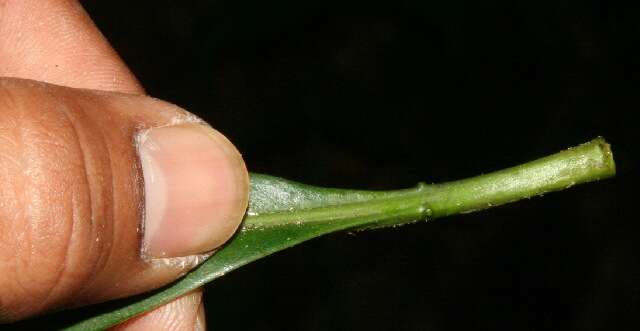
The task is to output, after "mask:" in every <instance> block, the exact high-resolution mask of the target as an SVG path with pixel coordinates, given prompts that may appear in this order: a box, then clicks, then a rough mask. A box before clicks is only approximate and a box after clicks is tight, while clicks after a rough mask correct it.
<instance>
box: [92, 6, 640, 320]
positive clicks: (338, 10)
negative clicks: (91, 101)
mask: <svg viewBox="0 0 640 331" xmlns="http://www.w3.org/2000/svg"><path fill="white" fill-rule="evenodd" d="M83 3H84V5H85V7H86V9H87V11H88V12H89V13H90V15H91V16H92V17H93V18H94V20H95V22H96V24H97V25H98V27H99V28H100V29H101V30H102V31H103V33H104V34H105V36H106V37H107V38H108V39H109V41H110V42H111V43H112V44H113V46H114V47H115V48H116V49H117V51H118V52H119V53H120V54H121V56H122V57H123V58H124V60H125V61H126V62H127V63H128V64H129V65H130V67H131V69H132V71H133V72H134V73H135V74H136V75H137V77H138V78H139V79H140V81H141V82H142V84H143V85H144V86H145V88H146V89H147V92H148V94H150V95H152V96H155V97H158V98H161V99H165V100H168V101H171V102H174V103H177V104H178V105H180V106H182V107H184V108H186V109H188V110H190V111H191V112H194V113H196V114H197V115H199V116H201V117H202V118H204V119H205V120H207V121H209V122H210V123H211V124H212V125H213V126H214V127H216V128H217V129H219V130H220V131H222V132H223V133H224V134H226V135H227V136H228V137H229V138H230V139H231V140H232V141H233V142H234V143H235V144H236V145H237V146H238V148H239V149H240V150H241V151H242V153H243V155H244V157H245V160H246V162H247V165H248V168H249V169H250V170H251V171H253V172H262V173H268V174H273V175H278V176H282V177H286V178H290V179H294V180H298V181H301V182H305V183H309V184H316V185H321V186H338V187H349V188H367V189H389V188H402V187H410V186H413V185H414V184H416V183H417V182H419V181H427V182H441V181H447V180H453V179H459V178H463V177H468V176H472V175H476V174H479V173H483V172H489V171H492V170H497V169H500V168H503V167H507V166H511V165H515V164H517V163H520V162H524V161H528V160H530V159H534V158H537V157H540V156H543V155H546V154H550V153H553V152H556V151H558V150H560V149H563V148H566V147H569V146H572V145H576V144H579V143H582V142H585V141H588V140H589V139H591V138H594V137H596V136H598V135H602V136H604V137H605V138H607V140H608V141H610V142H611V144H612V146H613V151H614V155H615V158H616V162H617V165H618V176H617V177H616V178H615V179H610V180H607V181H603V182H598V183H592V184H587V185H583V186H579V187H574V188H572V189H571V190H568V191H564V192H561V193H554V194H548V195H546V196H545V197H544V198H536V199H531V200H526V201H522V202H519V203H516V204H512V205H508V206H504V207H501V208H497V209H494V210H488V211H484V212H480V213H477V214H470V215H462V216H455V217H449V218H446V219H441V220H437V221H433V222H431V223H421V224H417V225H412V226H405V227H401V228H397V229H393V230H379V231H371V232H364V233H358V234H356V235H350V234H347V233H343V234H335V235H330V236H327V237H324V238H320V239H317V240H313V241H311V242H308V243H305V244H303V245H301V246H299V247H297V248H295V249H291V250H288V251H284V252H281V253H278V254H276V255H274V256H272V257H269V258H266V259H263V260H260V261H258V262H255V263H253V264H251V265H249V266H246V267H244V268H242V269H240V270H238V271H234V272H233V273H231V274H230V275H228V276H227V277H223V278H221V279H219V280H217V281H215V282H214V283H212V284H211V285H209V286H208V287H207V288H206V309H207V319H208V326H209V328H210V329H212V330H469V329H470V330H638V329H640V318H639V315H638V313H639V312H640V261H639V259H638V255H640V250H639V248H640V244H638V243H637V240H636V238H637V237H638V234H640V231H639V230H640V225H639V224H638V222H637V217H635V216H634V211H635V210H636V208H635V207H636V206H635V202H636V200H637V199H636V197H635V190H634V189H633V188H634V182H635V181H637V177H638V175H637V171H638V157H637V154H636V153H635V144H636V142H637V141H638V138H639V137H638V122H636V121H635V112H636V111H637V108H638V105H639V102H638V98H639V97H638V87H639V86H638V81H639V76H638V68H639V66H640V61H639V60H638V55H639V54H638V53H637V52H636V48H637V45H638V42H639V40H638V35H639V34H640V29H639V25H638V24H637V17H638V11H636V10H632V8H627V7H623V6H619V5H614V4H613V3H612V2H605V1H575V0H568V1H522V0H520V1H495V0H493V1H492V0H485V1H461V0H453V1H437V2H433V1H418V0H415V1H410V0H406V1H387V2H371V1H347V0H343V1H332V0H328V1H327V0H325V1H315V0H313V1H287V0H272V1H248V0H217V1H216V0H202V1H177V0H175V1H168V0H162V1H159V0H156V1H124V0H119V1H114V0H111V1H97V0H96V1H84V2H83Z"/></svg>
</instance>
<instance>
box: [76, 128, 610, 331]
mask: <svg viewBox="0 0 640 331" xmlns="http://www.w3.org/2000/svg"><path fill="white" fill-rule="evenodd" d="M614 174H615V165H614V162H613V157H612V154H611V151H610V149H609V146H608V145H607V144H606V142H605V141H604V140H603V139H602V138H596V139H594V140H592V141H591V142H588V143H586V144H583V145H580V146H577V147H574V148H571V149H568V150H566V151H562V152H560V153H556V154H553V155H551V156H548V157H545V158H541V159H538V160H535V161H532V162H528V163H525V164H523V165H520V166H517V167H512V168H508V169H505V170H501V171H498V172H494V173H490V174H486V175H482V176H478V177H474V178H471V179H466V180H460V181H454V182H450V183H444V184H436V185H425V184H420V185H418V186H417V187H416V188H413V189H406V190H397V191H387V192H379V191H378V192H374V191H356V190H341V189H327V188H318V187H312V186H308V185H303V184H299V183H295V182H292V181H288V180H284V179H280V178H276V177H271V176H266V175H258V174H253V175H252V177H251V195H250V199H249V201H250V203H249V208H248V211H247V215H246V217H245V220H244V222H243V224H242V226H241V228H240V230H239V231H238V233H237V234H236V235H235V236H234V237H233V238H232V239H231V240H230V241H229V242H228V243H227V244H226V245H225V246H224V247H222V248H221V249H220V250H218V251H217V252H216V253H215V254H214V255H213V256H212V257H210V258H209V259H208V260H207V261H205V262H204V263H203V264H202V265H200V266H199V267H198V268H196V269H194V270H193V271H192V272H190V273H188V274H187V275H186V276H185V277H184V278H182V279H180V280H178V281H177V282H175V283H174V284H173V285H170V286H168V287H166V288H164V289H162V290H160V291H157V292H155V293H153V294H150V295H149V296H147V297H144V298H142V299H140V300H139V301H136V302H133V303H130V304H128V305H126V306H123V307H120V308H117V309H115V310H112V311H105V312H104V313H102V314H99V315H96V316H94V317H90V318H88V319H85V320H82V321H78V322H77V323H76V324H73V325H72V326H70V327H69V328H68V330H102V329H105V328H108V327H110V326H113V325H115V324H118V323H121V322H122V321H125V320H127V319H129V318H131V317H133V316H135V315H138V314H140V313H143V312H145V311H148V310H151V309H153V308H155V307H157V306H159V305H161V304H163V303H165V302H168V301H171V300H172V299H174V298H176V297H178V296H180V295H182V294H184V293H186V292H189V291H191V290H193V289H195V288H198V287H200V286H202V285H204V284H206V283H208V282H210V281H212V280H214V279H216V278H218V277H221V276H223V275H225V274H226V273H228V272H230V271H232V270H234V269H237V268H239V267H241V266H243V265H245V264H247V263H249V262H252V261H255V260H257V259H260V258H263V257H265V256H268V255H270V254H272V253H275V252H277V251H280V250H283V249H285V248H288V247H291V246H294V245H296V244H299V243H301V242H304V241H306V240H309V239H312V238H315V237H318V236H321V235H323V234H327V233H331V232H335V231H340V230H346V229H366V228H374V227H384V226H392V225H400V224H406V223H411V222H415V221H420V220H427V219H430V218H434V217H441V216H447V215H452V214H457V213H466V212H471V211H476V210H480V209H485V208H489V207H492V206H495V205H499V204H504V203H507V202H511V201H515V200H518V199H522V198H527V197H530V196H533V195H538V194H542V193H544V192H549V191H555V190H560V189H564V188H568V187H570V186H572V185H575V184H578V183H582V182H588V181H593V180H597V179H601V178H606V177H610V176H613V175H614Z"/></svg>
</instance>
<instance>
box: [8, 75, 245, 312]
mask: <svg viewBox="0 0 640 331" xmlns="http://www.w3.org/2000/svg"><path fill="white" fill-rule="evenodd" d="M0 141H1V143H0V322H2V321H4V322H7V321H13V320H18V319H22V318H25V317H28V316H31V315H34V314H38V313H41V312H44V311H47V310H51V309H56V308H60V307H68V306H77V305H84V304H89V303H96V302H101V301H105V300H110V299H114V298H119V297H124V296H129V295H133V294H136V293H140V292H143V291H147V290H150V289H153V288H157V287H160V286H162V285H164V284H166V283H168V282H170V281H172V280H174V279H175V278H177V277H179V276H180V275H182V274H184V273H185V272H186V271H188V270H189V269H190V268H192V267H194V266H195V265H197V264H198V263H199V262H201V261H202V260H203V258H204V257H205V256H206V255H204V254H206V253H207V252H210V251H211V250H212V249H214V248H216V247H218V246H220V245H221V244H222V243H224V242H225V241H226V240H227V239H228V238H229V237H230V236H231V235H232V234H233V232H234V231H235V229H236V228H237V226H238V224H239V223H240V221H241V219H242V216H243V215H244V211H245V208H246V205H247V200H248V174H247V171H246V168H245V166H244V162H243V160H242V158H241V156H240V154H239V153H238V152H237V150H236V149H235V148H234V146H233V145H232V144H231V143H230V142H229V141H228V140H227V139H226V138H225V137H224V136H222V135H221V134H220V133H218V132H217V131H215V130H213V129H212V128H210V127H209V126H207V125H206V124H204V123H202V122H201V121H199V120H198V119H197V118H196V117H195V116H193V115H191V114H189V113H187V112H186V111H184V110H181V109H180V108H178V107H176V106H173V105H170V104H167V103H165V102H162V101H159V100H155V99H152V98H148V97H143V96H134V95H127V94H116V93H107V92H98V91H90V90H78V89H71V88H66V87H60V86H55V85H48V84H44V83H38V82H34V81H28V80H17V79H0Z"/></svg>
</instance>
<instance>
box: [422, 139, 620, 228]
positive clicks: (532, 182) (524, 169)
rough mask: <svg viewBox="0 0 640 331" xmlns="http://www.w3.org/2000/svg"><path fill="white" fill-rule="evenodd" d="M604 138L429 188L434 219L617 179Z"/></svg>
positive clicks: (427, 188) (428, 193)
mask: <svg viewBox="0 0 640 331" xmlns="http://www.w3.org/2000/svg"><path fill="white" fill-rule="evenodd" d="M615 172H616V168H615V163H614V161H613V154H612V153H611V148H610V146H609V144H607V143H606V142H605V140H604V139H603V138H601V137H598V138H596V139H593V140H592V141H590V142H588V143H585V144H582V145H580V146H576V147H573V148H569V149H567V150H564V151H562V152H559V153H556V154H553V155H549V156H547V157H543V158H540V159H537V160H534V161H531V162H527V163H524V164H522V165H519V166H515V167H512V168H508V169H504V170H500V171H496V172H492V173H489V174H486V175H481V176H477V177H472V178H469V179H463V180H458V181H454V182H448V183H444V184H436V185H431V186H427V187H426V190H425V191H426V192H425V195H427V196H428V202H429V206H430V207H431V209H432V213H433V217H441V216H447V215H452V214H458V213H469V212H473V211H476V210H481V209H486V208H489V207H492V206H497V205H501V204H505V203H509V202H513V201H516V200H519V199H523V198H529V197H531V196H535V195H541V194H543V193H546V192H551V191H558V190H562V189H565V188H569V187H571V186H573V185H576V184H580V183H586V182H590V181H595V180H598V179H602V178H607V177H611V176H613V175H615Z"/></svg>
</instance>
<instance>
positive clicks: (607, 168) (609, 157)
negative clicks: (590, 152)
mask: <svg viewBox="0 0 640 331" xmlns="http://www.w3.org/2000/svg"><path fill="white" fill-rule="evenodd" d="M587 144H595V145H597V146H598V148H599V149H600V153H601V155H602V167H603V169H604V175H605V177H604V178H607V177H613V176H615V174H616V162H615V161H614V160H613V152H612V151H611V145H609V143H607V141H606V140H604V138H603V137H597V138H595V139H593V140H592V141H590V142H588V143H587Z"/></svg>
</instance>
